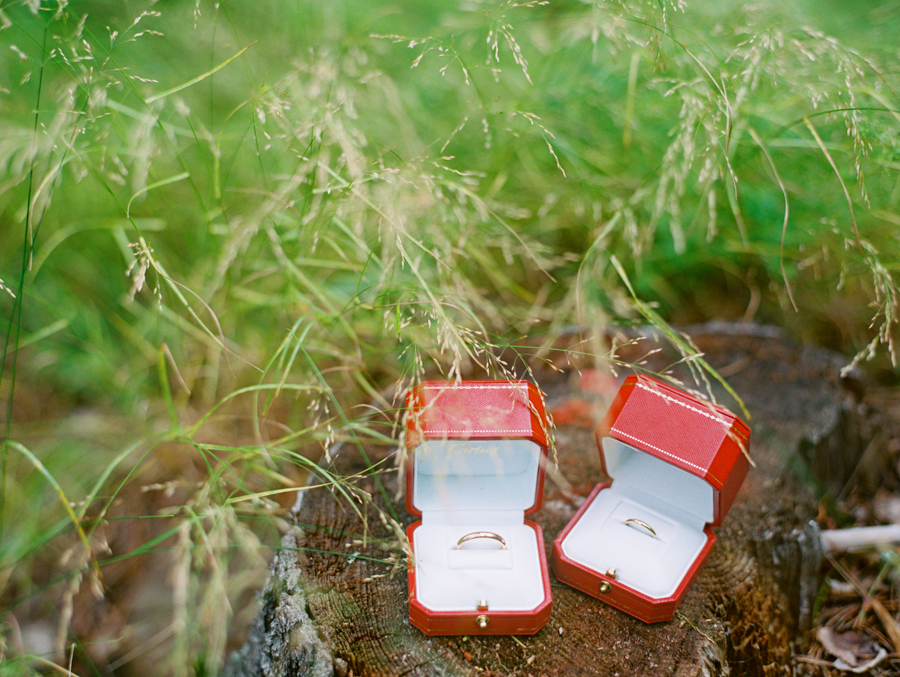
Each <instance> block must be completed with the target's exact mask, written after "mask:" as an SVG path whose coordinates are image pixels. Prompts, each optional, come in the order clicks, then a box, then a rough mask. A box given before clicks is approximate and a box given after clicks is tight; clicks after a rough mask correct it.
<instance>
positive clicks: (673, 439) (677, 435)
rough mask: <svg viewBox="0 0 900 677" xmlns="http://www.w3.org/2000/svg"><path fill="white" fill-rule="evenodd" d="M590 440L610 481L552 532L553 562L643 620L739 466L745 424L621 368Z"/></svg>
mask: <svg viewBox="0 0 900 677" xmlns="http://www.w3.org/2000/svg"><path fill="white" fill-rule="evenodd" d="M597 444H598V446H599V448H600V459H601V462H602V464H603V470H604V472H605V473H606V475H607V476H608V477H610V478H612V481H607V482H603V483H601V484H598V485H597V487H595V488H594V490H593V492H592V493H591V494H590V496H588V498H587V500H586V501H585V502H584V504H583V505H582V506H581V508H580V509H579V510H578V512H577V513H576V514H575V516H574V517H573V518H572V520H571V521H570V522H569V524H568V525H567V526H566V528H565V529H564V530H563V531H562V532H561V533H560V534H559V536H558V537H557V538H556V540H555V541H554V543H553V555H552V567H553V572H554V573H555V574H556V577H557V578H558V579H559V580H560V581H562V582H563V583H567V584H568V585H571V586H572V587H574V588H577V589H579V590H582V591H583V592H586V593H588V594H589V595H592V596H594V597H597V598H598V599H601V600H603V601H604V602H607V603H609V604H611V605H612V606H614V607H617V608H619V609H621V610H622V611H625V612H627V613H629V614H631V615H632V616H635V617H636V618H639V619H641V620H643V621H645V622H648V623H654V622H658V621H667V620H670V619H671V618H672V616H673V615H674V614H675V610H676V608H677V607H678V605H679V604H680V603H681V601H682V600H683V599H684V597H685V595H686V594H687V592H688V589H689V587H690V585H691V583H692V582H693V580H694V578H695V577H696V576H697V574H698V573H699V571H700V568H701V567H702V565H703V563H704V561H705V560H706V558H707V557H708V556H709V553H710V551H711V550H712V547H713V544H714V543H715V541H716V536H715V533H713V530H712V527H713V526H718V525H720V524H721V523H722V520H723V518H724V517H725V514H726V513H727V512H728V508H729V507H731V503H732V501H733V500H734V498H735V495H736V494H737V491H738V489H739V488H740V486H741V483H742V482H743V480H744V477H745V475H746V474H747V470H748V467H749V455H748V454H749V444H750V429H749V428H748V427H747V426H746V425H745V424H744V422H743V421H741V420H740V419H738V418H737V417H736V416H735V415H734V414H732V413H731V412H729V411H728V410H726V409H723V408H721V407H718V406H714V405H711V404H708V403H706V402H703V401H702V400H699V399H697V398H696V397H693V396H692V395H689V394H687V393H684V392H682V391H681V390H678V389H677V388H674V387H672V386H670V385H667V384H665V383H662V382H660V381H657V380H655V379H652V378H649V377H647V376H629V377H627V378H626V379H625V382H624V384H623V385H622V387H621V388H620V389H619V392H618V394H617V395H616V398H615V400H614V401H613V403H612V405H611V406H610V409H609V411H608V412H607V414H606V417H605V418H604V420H603V422H602V423H601V424H600V427H599V428H598V430H597Z"/></svg>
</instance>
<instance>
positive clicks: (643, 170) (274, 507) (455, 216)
mask: <svg viewBox="0 0 900 677" xmlns="http://www.w3.org/2000/svg"><path fill="white" fill-rule="evenodd" d="M831 4H832V5H834V6H833V7H831V9H830V10H829V11H822V10H821V9H820V5H819V4H818V3H808V5H806V4H802V5H800V6H796V7H787V6H777V5H775V4H774V3H769V4H764V5H761V6H758V7H756V8H755V9H754V11H752V12H750V11H749V10H745V9H744V7H743V5H741V4H740V3H725V4H722V5H716V6H715V7H714V8H713V7H712V6H710V7H704V6H695V3H690V2H689V3H687V4H684V3H677V2H676V3H673V2H670V1H669V0H661V1H660V2H649V1H646V2H638V1H634V2H631V1H628V2H626V1H624V0H623V1H622V2H614V3H593V2H576V1H574V0H573V1H566V2H551V3H538V2H529V3H502V4H501V3H492V2H479V1H475V0H473V1H472V2H466V3H460V4H458V5H453V6H450V5H447V4H446V3H440V2H416V3H411V2H394V3H352V2H346V3H341V2H328V3H321V2H306V1H301V0H298V1H297V2H294V3H277V2H270V1H267V0H260V1H257V2H253V3H246V2H242V3H233V2H220V3H218V5H215V6H213V5H211V4H207V3H205V2H202V1H198V2H197V3H156V4H153V5H150V4H149V3H147V5H146V8H144V6H143V5H135V4H134V3H124V2H122V3H118V2H104V3H98V2H83V3H70V4H69V5H65V3H58V4H57V3H43V5H42V6H41V8H40V10H39V11H33V9H34V8H35V7H36V6H37V3H25V4H23V3H20V2H10V1H6V2H2V3H0V9H2V13H3V14H2V17H0V19H2V25H4V26H6V27H5V29H4V30H2V32H0V124H2V125H3V127H2V128H3V133H2V135H0V137H2V138H0V168H2V169H0V280H2V288H0V317H3V318H4V319H5V323H4V325H3V326H4V340H5V349H4V360H3V364H2V373H0V403H2V404H3V406H4V417H3V424H4V432H5V440H6V442H5V444H4V446H3V448H2V458H0V463H2V469H0V472H2V477H0V490H2V491H0V531H2V538H0V598H2V600H3V603H4V605H11V608H12V609H13V613H14V614H16V618H17V619H18V622H20V623H22V622H24V620H28V619H34V618H46V619H49V620H50V621H51V623H52V624H53V625H55V626H59V627H60V628H61V630H60V631H59V632H57V633H56V636H55V642H56V644H57V646H56V648H57V653H56V654H55V655H50V656H47V657H45V658H46V659H47V660H54V661H63V656H64V655H68V654H66V653H65V649H67V648H71V647H72V646H73V645H75V646H79V647H80V648H79V650H78V652H77V653H78V660H79V661H80V663H79V665H87V666H89V665H90V664H91V661H95V662H96V663H97V669H101V668H102V667H103V665H102V661H103V660H109V661H111V662H114V661H115V660H116V659H117V654H116V650H117V649H116V648H115V647H112V648H111V649H110V654H109V655H106V654H104V653H103V652H99V653H98V652H92V651H90V650H88V649H86V648H83V647H81V643H82V642H87V641H89V640H88V638H87V637H85V636H82V635H80V634H79V632H78V631H77V629H76V628H75V626H74V625H67V624H68V621H67V619H66V617H65V614H63V616H60V614H59V613H57V612H56V611H55V610H49V609H48V608H47V607H48V605H50V601H51V600H52V601H53V605H50V606H54V607H55V606H60V605H61V606H60V608H62V609H64V610H65V609H67V608H69V607H68V606H66V605H67V604H68V605H71V603H72V600H73V599H75V596H76V595H78V594H84V591H85V590H89V589H90V587H91V585H94V586H97V585H98V584H100V583H101V582H102V579H103V570H104V568H110V571H112V570H113V567H114V566H117V562H119V561H123V560H124V561H127V559H128V557H129V556H131V557H133V558H135V559H138V558H139V557H142V556H143V553H144V550H143V549H142V546H141V545H139V544H135V543H128V544H126V546H123V547H125V550H123V551H121V552H114V553H107V552H105V551H103V548H102V543H103V538H104V536H103V532H104V529H111V528H112V527H110V526H109V525H111V524H115V523H116V521H117V520H122V519H124V518H126V517H131V518H133V519H135V520H137V519H144V518H149V517H151V516H155V518H156V523H157V524H163V523H164V524H165V526H164V527H160V529H159V530H158V531H156V532H154V535H153V536H152V538H151V537H150V536H148V537H147V538H148V540H147V541H146V542H151V541H152V540H153V539H155V538H162V537H163V536H166V535H168V537H167V538H165V539H163V540H162V541H159V542H158V543H155V541H154V543H155V545H154V546H153V547H152V548H150V549H155V548H157V547H158V548H162V549H164V550H167V551H170V552H172V553H174V554H173V555H172V562H173V563H174V564H173V566H174V567H175V570H176V571H177V572H178V575H177V577H176V579H175V580H177V581H178V583H177V585H173V588H172V595H173V602H172V605H171V610H170V613H171V622H172V623H173V624H174V625H173V626H172V627H173V628H175V630H176V632H175V633H174V635H175V637H176V642H175V646H176V648H177V651H175V652H174V653H173V654H172V660H171V665H170V664H169V663H165V664H160V667H161V669H163V670H167V669H169V668H171V669H172V671H174V672H175V673H179V674H183V673H185V672H186V671H187V670H188V668H187V667H186V666H189V665H192V664H202V665H204V666H205V668H204V669H208V670H210V671H212V672H215V670H216V669H217V667H218V666H219V665H220V662H221V660H222V656H223V651H224V646H225V638H226V634H227V633H226V631H227V627H226V624H225V623H224V620H225V619H226V618H227V616H226V615H222V614H220V615H218V616H216V615H215V614H212V615H204V613H201V612H202V611H203V610H206V609H210V608H214V607H216V608H219V607H222V608H224V607H227V606H228V605H229V604H230V605H232V606H233V608H239V607H240V602H239V600H241V599H243V597H242V595H244V594H245V593H246V592H247V591H248V590H252V589H254V585H257V584H258V577H259V575H261V572H262V571H264V562H265V553H266V548H267V547H271V546H272V545H273V544H275V543H277V538H276V537H274V536H273V533H274V529H275V528H276V527H278V525H279V524H280V522H279V520H280V519H281V516H282V515H283V514H284V510H283V506H280V505H279V504H278V503H276V500H277V499H278V498H279V497H283V496H286V495H287V494H279V493H274V494H272V493H269V492H272V491H275V490H284V491H287V490H289V489H290V487H291V486H292V483H293V482H296V481H300V479H301V478H302V476H303V471H304V468H305V467H306V466H307V465H308V464H309V463H311V462H314V461H315V460H316V459H317V458H318V455H319V454H321V453H322V450H323V449H325V448H327V447H329V446H330V444H331V443H332V442H333V441H334V440H335V439H349V440H354V439H357V438H360V439H366V440H373V441H375V442H378V443H389V442H388V441H387V440H388V439H389V438H390V434H391V431H390V430H388V429H385V427H383V426H376V424H375V423H374V422H372V421H371V420H368V419H366V418H365V416H364V413H365V412H364V411H363V413H360V411H361V410H360V409H359V408H358V406H359V405H360V404H361V403H367V402H372V401H376V402H377V401H378V397H379V393H381V392H383V391H384V390H385V389H386V388H388V387H390V386H397V388H398V390H399V391H402V390H403V389H404V388H405V387H407V386H408V385H409V384H411V383H414V382H415V381H417V380H419V379H421V378H422V377H423V376H424V375H425V374H441V375H443V376H446V377H449V378H454V377H457V376H459V375H461V374H476V375H481V376H490V377H502V376H503V375H505V374H507V373H509V370H510V369H512V368H515V369H517V370H518V369H521V368H522V367H523V365H525V364H532V363H534V361H535V360H537V359H539V358H538V357H537V356H538V355H539V354H540V347H542V346H550V345H552V344H553V341H554V338H555V337H556V336H557V335H558V334H559V332H560V331H561V330H563V329H565V328H567V327H569V326H572V325H577V326H579V327H581V328H583V331H584V333H585V335H586V336H595V337H596V336H600V334H601V332H602V331H604V330H605V329H606V328H608V327H614V326H615V325H616V324H618V323H635V322H637V323H647V322H650V323H655V324H657V325H659V326H660V327H661V328H663V329H664V330H665V335H667V336H668V337H670V339H671V340H672V341H673V342H674V343H675V344H676V345H678V346H679V347H680V348H682V349H684V350H689V347H688V346H687V345H685V344H684V343H682V342H681V341H680V338H679V336H678V334H677V332H675V331H673V330H672V329H671V326H672V325H678V324H685V323H691V322H701V321H705V320H707V319H710V318H713V317H725V318H726V319H733V320H740V319H746V320H756V321H762V322H771V323H774V324H778V325H780V326H784V327H786V328H788V329H789V330H790V331H792V332H793V333H794V335H795V336H797V337H798V338H800V339H803V340H807V341H812V342H818V343H822V344H825V345H827V346H828V347H831V348H835V349H838V350H841V351H842V352H844V354H846V356H847V361H848V364H849V363H851V362H854V361H857V362H859V361H865V360H869V359H871V360H872V361H873V362H874V363H875V364H878V365H881V366H882V367H883V368H885V369H887V370H888V371H891V370H894V369H895V366H896V364H895V361H896V354H895V352H896V351H895V345H894V341H895V337H896V323H897V300H896V293H897V292H896V283H895V280H894V277H895V276H896V274H897V256H896V251H897V244H898V243H897V236H896V226H897V224H898V223H900V213H898V205H900V180H898V176H900V175H898V171H897V169H898V167H900V149H898V145H900V135H898V128H900V125H898V120H900V111H898V105H897V101H898V98H897V91H898V86H900V74H898V72H897V71H896V66H895V61H896V58H895V57H896V54H894V53H892V52H891V50H892V49H894V47H893V43H894V39H893V36H895V35H896V34H897V28H898V23H900V6H898V5H897V3H896V2H888V3H884V4H882V5H881V6H880V7H877V8H873V9H871V10H868V11H867V10H860V9H853V10H850V9H845V8H844V7H843V6H842V5H838V4H837V3H831ZM145 10H146V11H145ZM832 36H833V37H832ZM526 346H531V347H526ZM535 346H537V347H535ZM504 351H505V352H504ZM501 353H503V354H505V355H506V356H507V360H506V362H504V361H503V360H502V359H501V357H500V356H501ZM510 355H513V356H515V357H514V358H512V359H514V360H515V361H516V364H511V363H509V360H510V358H509V356H510ZM854 356H856V357H854ZM594 358H595V361H596V362H597V363H598V364H600V366H602V365H603V364H604V356H602V355H598V356H594ZM689 385H693V384H689ZM382 404H383V405H384V406H387V407H391V406H395V404H396V403H389V402H387V403H382ZM726 404H730V405H731V406H737V405H736V404H735V403H726ZM332 480H333V486H334V488H335V491H340V492H347V495H349V494H351V493H353V492H354V488H353V486H352V483H351V482H348V481H346V480H345V479H344V478H340V477H334V478H332ZM147 487H151V488H149V489H147ZM142 488H143V489H144V490H143V491H142ZM167 492H170V493H168V494H167ZM135 495H139V496H151V497H154V498H160V502H158V503H154V502H152V501H150V502H149V503H148V504H147V505H142V504H141V503H140V502H137V503H133V504H132V503H129V500H130V497H133V496H135ZM163 496H166V500H162V498H161V497H163ZM129 509H133V510H135V511H138V512H131V513H129V512H128V510H129ZM151 509H152V510H154V511H155V512H154V513H153V515H151V514H150V513H149V512H148V511H149V510H151ZM142 510H143V511H144V512H140V511H142ZM261 518H262V519H261ZM263 525H265V526H263ZM236 543H238V544H240V545H241V547H239V548H232V547H228V546H230V545H234V544H236ZM79 544H80V545H79ZM85 544H87V545H85ZM262 544H265V545H262ZM242 569H247V570H252V571H255V572H256V577H255V578H254V576H249V577H248V578H241V576H237V575H234V574H235V572H236V571H239V570H242ZM54 581H57V583H55V584H52V583H53V582H54ZM51 584H52V585H51ZM217 605H218V607H217ZM195 615H196V616H197V617H201V618H205V619H209V622H208V623H207V622H206V621H203V622H201V623H200V624H199V626H198V627H193V626H191V627H189V626H187V625H184V619H185V618H188V617H193V616H195ZM244 620H245V619H244ZM13 635H14V632H13V630H12V629H11V628H7V631H4V634H3V635H2V636H3V637H6V638H7V640H6V642H7V643H6V644H5V645H3V644H0V652H2V651H5V652H6V655H7V656H12V655H14V654H15V647H14V646H13V644H11V643H10V642H12V639H11V638H12V637H13ZM4 646H5V647H6V648H2V647H4ZM15 665H17V666H19V667H17V668H16V667H14V668H10V670H13V671H15V670H17V669H23V670H24V669H25V668H24V667H23V665H24V664H23V663H21V662H19V663H15ZM86 669H87V668H86ZM4 670H7V669H6V668H0V674H7V673H8V674H14V672H8V671H7V672H4Z"/></svg>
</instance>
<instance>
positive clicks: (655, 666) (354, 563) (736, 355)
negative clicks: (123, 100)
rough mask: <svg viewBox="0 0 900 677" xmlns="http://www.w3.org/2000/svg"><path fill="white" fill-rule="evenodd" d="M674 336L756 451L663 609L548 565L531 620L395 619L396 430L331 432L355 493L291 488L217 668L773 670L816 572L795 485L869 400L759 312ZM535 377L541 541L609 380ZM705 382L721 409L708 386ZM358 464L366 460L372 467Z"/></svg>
mask: <svg viewBox="0 0 900 677" xmlns="http://www.w3.org/2000/svg"><path fill="white" fill-rule="evenodd" d="M692 338H693V340H694V341H695V343H696V345H697V346H698V348H699V349H700V350H701V351H702V352H703V353H704V354H705V359H707V360H708V361H709V362H710V363H711V364H712V365H713V366H714V367H716V368H717V369H718V370H720V373H722V374H723V375H724V376H725V377H726V378H727V380H728V383H729V384H730V385H731V386H732V387H733V389H734V390H735V391H736V392H737V393H738V394H739V395H740V396H741V398H742V399H743V400H744V402H745V404H746V406H747V408H748V410H749V412H750V414H751V416H752V420H751V421H750V425H751V428H752V430H753V441H752V456H753V460H754V462H755V464H756V467H755V468H753V469H751V471H750V473H749V475H748V477H747V480H746V481H745V483H744V486H743V488H742V489H741V493H740V494H739V496H738V499H737V501H736V502H735V504H734V506H733V507H732V509H731V512H730V513H729V515H728V517H727V518H726V520H725V523H724V525H723V526H722V527H721V528H720V529H719V530H718V542H717V544H716V546H715V548H714V550H713V553H712V555H711V557H710V559H709V561H708V562H707V564H706V566H705V568H704V569H703V571H702V572H701V574H700V576H699V577H698V579H697V581H696V582H695V584H694V586H693V588H692V589H691V591H690V592H689V594H688V596H687V598H686V599H685V601H684V602H683V603H682V605H681V606H680V608H679V609H678V611H677V613H676V616H675V618H674V619H673V620H672V621H670V622H666V623H658V624H654V625H646V624H644V623H642V622H640V621H637V620H635V619H634V618H632V617H630V616H628V615H626V614H624V613H622V612H620V611H617V610H615V609H613V608H611V607H609V606H606V605H604V604H603V603H602V602H600V601H598V600H596V599H594V598H592V597H589V596H587V595H584V594H582V593H580V592H577V591H575V590H573V589H571V588H569V587H567V586H564V585H562V584H560V583H558V582H557V581H555V579H553V580H552V582H553V588H552V591H553V612H552V616H551V619H550V622H549V623H548V624H547V625H546V626H545V627H544V628H543V629H542V630H541V631H540V632H538V633H537V634H536V635H534V636H529V637H506V636H491V637H478V636H471V637H433V638H430V637H426V636H425V635H423V634H422V633H420V632H419V631H418V630H416V629H415V628H413V627H412V626H410V624H409V619H408V612H407V585H406V571H405V560H404V551H403V549H402V547H401V544H402V541H401V538H402V527H405V526H406V525H407V524H409V523H410V522H411V521H412V517H411V516H408V515H406V513H405V509H404V503H403V495H402V492H401V491H398V475H397V472H396V464H395V462H394V460H393V458H392V456H393V455H394V454H395V453H396V447H395V446H381V447H378V446H372V447H366V448H365V449H364V452H365V456H366V457H367V460H366V459H364V457H363V456H364V454H363V453H361V452H360V450H359V449H357V448H354V447H351V446H349V445H344V446H342V447H340V448H339V449H337V450H336V453H335V454H334V455H333V458H332V460H331V462H330V464H329V466H328V468H327V469H328V470H329V471H330V472H332V473H336V474H339V475H341V476H343V477H350V476H356V475H358V479H357V480H355V482H356V483H357V484H358V486H360V488H362V489H363V490H364V491H365V492H367V493H368V494H369V495H370V496H371V497H372V500H371V501H370V502H368V503H366V504H356V505H350V504H348V503H347V501H346V500H345V499H344V498H338V497H336V494H335V493H334V492H332V491H330V490H329V489H328V488H314V489H309V490H307V491H306V492H305V493H306V495H305V496H304V498H303V501H302V504H301V507H300V509H299V512H298V513H297V515H296V527H295V528H294V529H293V530H292V532H291V533H289V534H287V535H286V536H285V537H284V540H283V542H282V549H281V550H280V551H279V553H278V554H277V556H276V558H275V561H274V562H273V565H272V570H271V574H270V578H269V582H268V583H267V585H266V588H265V589H264V590H263V592H262V595H261V603H262V610H261V612H260V614H259V616H258V618H257V619H256V621H255V623H254V627H253V628H252V636H251V639H250V641H249V642H248V643H247V645H246V646H245V647H244V648H243V649H242V651H241V652H239V653H237V654H235V655H234V656H233V657H232V660H231V663H230V665H229V667H228V669H227V671H226V674H227V675H230V676H231V677H250V676H251V675H253V676H255V675H267V676H268V675H331V674H334V675H338V676H340V677H343V676H347V675H351V674H352V675H357V676H360V675H391V676H394V675H411V676H418V675H421V676H425V675H468V674H485V675H523V676H524V675H534V676H535V677H537V676H539V675H548V676H549V675H616V674H618V675H622V676H623V677H624V676H626V675H638V674H640V675H647V676H653V675H673V674H674V675H679V676H682V677H694V676H697V677H699V676H700V675H709V676H716V675H731V676H733V677H739V676H741V675H748V676H750V675H752V676H757V675H766V676H768V675H786V674H791V669H792V668H791V663H792V655H793V652H794V651H795V650H796V649H797V646H798V643H799V645H800V646H801V647H802V646H805V644H806V642H807V640H808V633H809V630H810V623H811V614H812V605H813V602H814V600H815V597H816V594H817V591H818V589H819V585H820V582H821V570H822V566H821V565H822V559H823V554H822V550H821V545H820V538H819V533H818V530H817V528H816V526H815V524H814V522H813V521H812V520H813V519H814V518H815V517H816V511H817V501H816V499H815V498H814V495H813V493H812V490H811V489H810V488H809V487H810V486H811V485H813V484H815V483H818V484H819V485H821V486H822V487H825V488H828V489H831V490H832V491H833V492H839V491H840V490H841V488H842V487H843V485H844V483H845V482H847V480H848V479H849V477H850V475H851V473H852V472H853V469H854V468H855V467H856V464H857V462H858V460H859V458H860V456H861V455H862V453H863V451H864V450H865V449H866V446H867V440H868V439H871V437H872V436H873V435H874V431H873V430H871V429H869V428H870V425H869V423H868V421H869V419H870V417H868V416H866V412H865V411H864V410H863V409H862V408H861V407H860V405H859V404H858V402H857V400H856V398H855V396H854V394H853V392H852V390H853V389H848V388H847V387H846V383H842V381H841V378H840V367H842V366H843V362H842V361H841V360H840V358H839V357H837V356H835V355H833V354H830V353H828V352H825V351H820V350H816V349H809V348H802V347H798V346H795V345H792V344H791V343H789V342H787V341H786V340H784V339H783V338H781V337H780V335H778V334H777V333H776V332H774V331H771V330H769V329H767V328H760V327H745V326H737V327H735V326H726V327H701V328H697V329H695V330H693V331H692ZM649 344H652V345H650V348H661V347H663V345H662V343H660V344H658V345H657V344H654V343H653V342H652V339H649ZM646 345H648V341H641V342H638V343H637V344H634V345H630V346H628V347H627V348H624V349H623V351H622V354H621V355H620V357H622V358H623V359H624V360H626V361H628V362H634V361H636V360H637V359H640V357H641V356H642V354H643V353H646V352H648V350H649V349H650V348H647V347H645V346H646ZM642 346H644V347H642ZM651 359H652V360H653V362H652V364H648V365H646V367H645V368H650V369H655V370H660V369H664V368H666V367H667V366H668V364H667V360H669V361H670V362H669V363H674V362H677V360H678V356H675V355H668V356H666V354H665V350H663V351H662V352H660V353H656V354H655V355H654V356H653V357H652V358H651ZM539 379H540V383H539V385H540V386H541V388H542V389H543V390H544V391H545V393H546V395H547V403H548V406H549V407H550V409H551V411H553V412H554V416H555V417H556V419H557V430H556V433H555V439H556V450H557V466H556V468H555V469H554V470H553V471H552V472H550V473H549V474H548V481H547V483H546V486H545V495H544V505H543V508H542V509H541V511H540V512H538V513H537V514H536V515H535V516H534V519H535V521H537V522H538V523H539V524H541V525H542V526H543V529H544V535H545V541H546V542H545V546H546V547H547V549H548V553H549V549H550V546H551V545H552V541H553V538H554V537H555V536H556V534H557V533H559V531H560V530H561V529H562V528H563V527H564V526H565V524H566V523H567V522H568V520H569V519H570V518H571V516H572V515H573V514H574V512H575V510H576V508H577V506H578V505H579V504H580V502H581V501H583V500H584V497H585V496H586V495H587V493H588V492H589V491H590V489H591V488H593V486H594V485H595V484H596V483H597V481H599V480H600V479H601V470H600V463H599V458H598V453H597V447H596V442H595V439H594V431H593V428H594V427H595V425H596V423H597V421H598V420H599V418H600V417H601V416H602V415H603V413H604V411H605V408H606V406H607V405H608V403H609V399H610V398H611V397H612V395H614V393H615V389H616V388H617V383H615V381H614V379H612V378H611V377H606V376H604V375H602V374H598V373H596V372H583V373H580V374H579V373H577V372H572V371H568V372H562V373H557V372H549V373H548V374H541V375H539ZM686 382H688V381H686ZM716 393H717V398H719V403H721V404H723V405H725V406H727V407H729V408H732V409H733V410H736V409H735V407H736V404H735V403H734V402H733V401H728V400H727V399H726V397H725V393H724V390H722V389H720V388H719V389H716ZM804 457H805V458H804ZM379 462H380V464H379ZM371 464H379V465H377V470H376V471H375V472H374V473H373V472H370V471H369V468H370V467H371ZM798 476H803V477H805V478H806V481H803V482H801V481H800V480H799V479H798ZM357 511H359V514H358V512H357Z"/></svg>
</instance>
